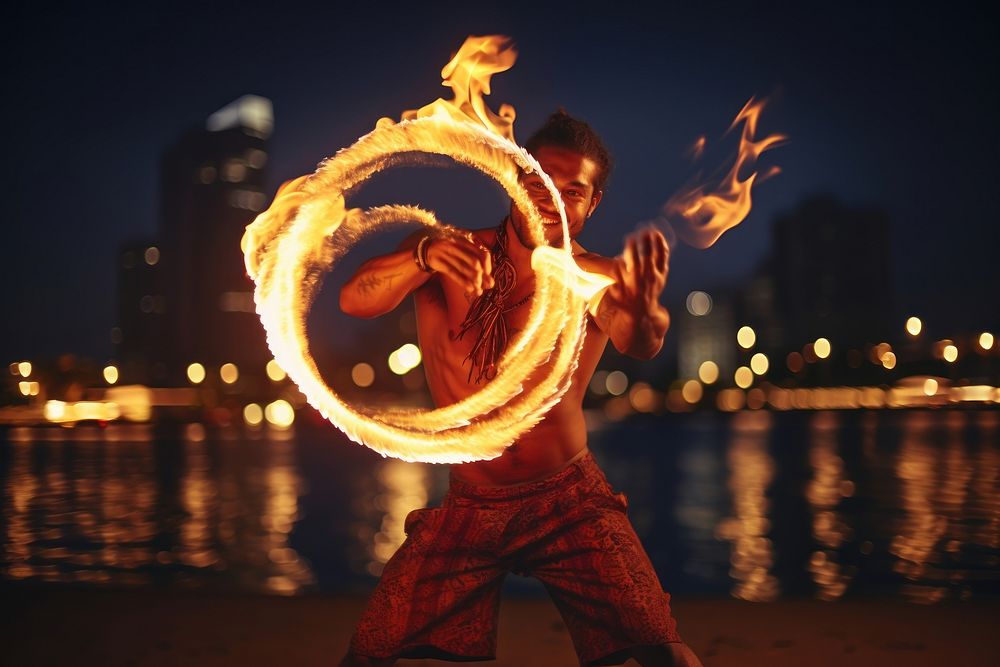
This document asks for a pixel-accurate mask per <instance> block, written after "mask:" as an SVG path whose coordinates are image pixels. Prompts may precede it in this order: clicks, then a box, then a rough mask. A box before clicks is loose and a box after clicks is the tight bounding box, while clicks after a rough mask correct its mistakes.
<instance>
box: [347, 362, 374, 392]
mask: <svg viewBox="0 0 1000 667" xmlns="http://www.w3.org/2000/svg"><path fill="white" fill-rule="evenodd" d="M351 379H352V380H354V384H356V385H358V386H359V387H370V386H372V383H373V382H375V369H374V368H372V366H371V364H366V363H365V362H363V361H362V362H361V363H357V364H354V368H352V369H351Z"/></svg>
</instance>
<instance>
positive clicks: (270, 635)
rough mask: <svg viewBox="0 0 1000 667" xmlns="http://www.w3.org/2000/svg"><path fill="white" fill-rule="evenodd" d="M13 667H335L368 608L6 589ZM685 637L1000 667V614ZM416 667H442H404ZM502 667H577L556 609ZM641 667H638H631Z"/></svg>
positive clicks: (693, 631)
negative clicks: (299, 666) (305, 666)
mask: <svg viewBox="0 0 1000 667" xmlns="http://www.w3.org/2000/svg"><path fill="white" fill-rule="evenodd" d="M0 593H2V599H3V603H2V606H3V614H4V618H5V620H4V622H3V626H2V627H3V629H2V631H0V639H2V642H3V649H2V650H3V654H2V660H0V662H2V663H3V664H5V665H11V666H18V667H19V666H22V665H70V664H72V665H103V666H107V667H111V666H116V665H122V666H126V665H129V666H136V665H142V666H156V665H190V666H192V667H194V666H201V665H206V666H207V665H218V666H229V665H232V666H236V665H336V664H337V661H338V660H339V658H340V657H341V656H342V655H343V652H344V650H345V648H346V646H347V642H348V639H349V637H350V633H351V631H352V629H353V626H354V622H355V620H356V619H357V618H358V616H359V615H360V613H361V610H362V608H363V605H364V602H365V600H364V598H363V597H348V596H326V595H311V596H303V597H268V596H260V595H249V594H236V593H234V594H220V593H200V592H174V591H148V590H136V591H129V590H61V589H48V588H45V589H42V588H36V587H24V586H4V587H3V588H2V589H0ZM673 607H674V611H675V615H676V616H677V618H678V623H679V629H680V631H681V633H682V634H683V636H684V638H685V640H686V641H687V642H688V643H689V644H690V645H691V646H692V648H694V650H695V651H696V652H697V653H698V654H699V656H701V657H702V659H703V660H704V661H705V664H706V665H713V666H718V667H725V666H730V665H734V666H735V665H740V666H744V667H752V666H754V665H770V666H783V665H788V666H792V665H796V666H797V665H811V666H812V665H817V666H818V665H855V666H865V665H907V666H912V667H918V666H920V665H940V664H942V663H943V662H947V663H950V664H954V665H962V666H963V667H974V666H978V665H982V666H984V667H985V666H993V665H997V664H1000V632H997V621H998V619H1000V614H998V612H1000V603H996V602H977V601H972V602H965V603H957V602H956V603H947V604H939V605H935V606H922V605H914V604H908V603H906V602H903V601H901V600H890V599H871V600H847V601H841V602H837V603H825V602H820V601H813V600H801V601H795V600H792V601H782V602H776V603H768V604H753V603H747V602H741V601H739V600H734V599H727V598H718V599H704V598H695V599H683V598H682V599H675V600H674V603H673ZM398 664H400V665H403V666H406V665H427V666H431V665H443V664H450V663H443V662H438V661H434V660H401V661H400V662H399V663H398ZM486 664H493V665H497V666H498V667H501V666H502V667H552V666H554V667H562V666H567V667H571V666H573V665H576V664H577V662H576V657H575V653H574V652H573V646H572V643H571V642H570V638H569V635H568V634H567V632H566V628H565V626H564V625H563V623H562V620H561V619H560V617H559V613H558V612H557V611H556V608H555V607H554V606H553V605H552V603H551V602H550V601H549V600H546V599H538V600H535V599H520V598H508V599H504V601H503V604H502V608H501V618H500V640H499V651H498V654H497V660H496V661H495V662H492V663H486ZM627 664H629V665H634V664H636V663H634V662H632V661H630V662H629V663H627Z"/></svg>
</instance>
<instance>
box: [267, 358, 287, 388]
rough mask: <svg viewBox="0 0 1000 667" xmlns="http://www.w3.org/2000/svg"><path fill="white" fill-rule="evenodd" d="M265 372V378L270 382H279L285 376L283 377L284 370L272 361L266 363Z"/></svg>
mask: <svg viewBox="0 0 1000 667" xmlns="http://www.w3.org/2000/svg"><path fill="white" fill-rule="evenodd" d="M264 370H265V371H267V377H269V378H270V379H271V381H272V382H281V381H282V380H284V379H285V378H286V377H287V376H286V375H285V371H284V369H283V368H282V367H281V366H279V365H278V362H277V361H275V360H274V359H271V361H269V362H267V366H266V367H265V368H264Z"/></svg>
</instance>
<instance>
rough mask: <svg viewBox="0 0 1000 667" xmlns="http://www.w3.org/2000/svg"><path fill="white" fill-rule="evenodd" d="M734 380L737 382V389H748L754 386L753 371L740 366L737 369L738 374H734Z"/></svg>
mask: <svg viewBox="0 0 1000 667" xmlns="http://www.w3.org/2000/svg"><path fill="white" fill-rule="evenodd" d="M733 379H734V380H735V381H736V386H737V387H739V388H740V389H746V388H747V387H749V386H750V385H752V384H753V371H751V370H750V369H749V368H747V367H746V366H740V367H739V368H737V369H736V373H734V374H733Z"/></svg>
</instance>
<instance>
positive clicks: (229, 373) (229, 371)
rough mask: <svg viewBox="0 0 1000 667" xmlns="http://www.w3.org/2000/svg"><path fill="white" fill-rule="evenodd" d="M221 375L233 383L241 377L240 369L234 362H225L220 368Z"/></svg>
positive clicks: (224, 380)
mask: <svg viewBox="0 0 1000 667" xmlns="http://www.w3.org/2000/svg"><path fill="white" fill-rule="evenodd" d="M219 377H220V378H222V381H223V382H225V383H226V384H232V383H234V382H236V381H237V380H238V379H239V378H240V369H238V368H236V364H234V363H225V364H222V366H221V367H220V368H219Z"/></svg>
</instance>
